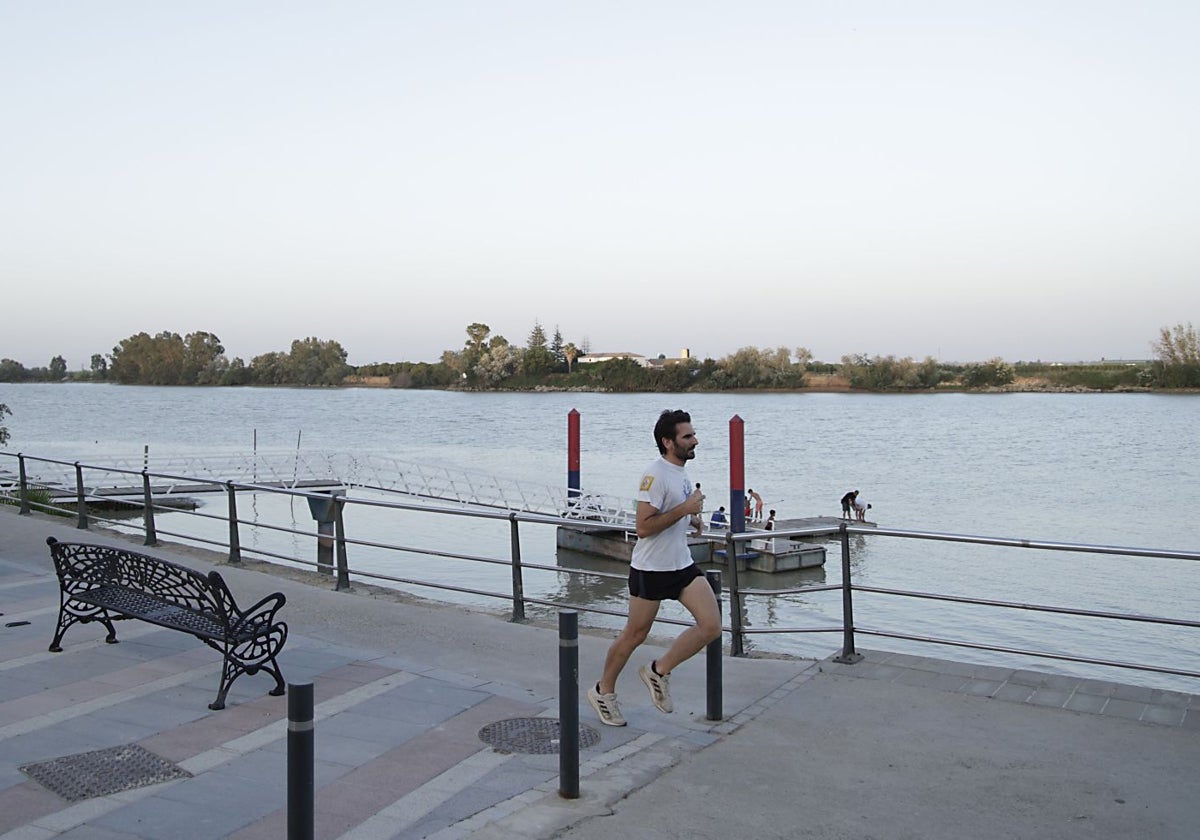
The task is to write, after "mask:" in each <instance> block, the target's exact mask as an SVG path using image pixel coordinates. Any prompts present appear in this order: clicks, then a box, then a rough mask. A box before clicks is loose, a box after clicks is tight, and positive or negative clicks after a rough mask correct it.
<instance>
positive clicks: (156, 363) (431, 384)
mask: <svg viewBox="0 0 1200 840" xmlns="http://www.w3.org/2000/svg"><path fill="white" fill-rule="evenodd" d="M466 334H467V338H466V341H465V342H464V344H463V346H462V348H461V349H459V350H446V351H444V352H443V353H442V357H441V359H440V361H438V362H434V363H426V362H381V363H375V364H369V365H359V366H353V365H350V364H348V363H347V361H346V359H347V353H346V350H345V349H344V348H343V347H342V345H341V344H340V343H339V342H337V341H332V340H322V339H318V338H315V337H309V338H304V339H297V340H295V341H293V342H292V344H291V347H290V348H289V350H288V351H286V352H283V351H279V352H270V353H264V354H262V355H260V356H255V357H253V358H252V359H251V360H250V361H249V363H247V362H245V361H243V360H242V359H241V358H239V357H234V358H232V359H230V358H229V357H228V356H227V355H226V352H225V348H224V347H223V346H222V344H221V341H220V339H219V338H217V336H216V335H214V334H213V333H209V332H194V333H189V334H188V335H186V336H180V335H179V334H177V333H171V332H160V333H158V334H157V335H153V336H152V335H150V334H148V333H145V332H141V333H137V334H136V335H132V336H130V337H128V338H125V339H122V340H121V342H120V343H119V344H118V345H117V346H116V347H114V348H113V350H112V352H111V353H109V354H107V355H101V354H99V353H97V354H94V355H93V356H92V357H91V364H90V368H89V369H81V370H79V371H75V372H70V371H68V369H67V362H66V360H65V359H64V358H63V357H62V356H55V357H53V358H52V359H51V360H50V363H49V365H48V366H47V367H44V368H41V367H37V368H32V369H27V368H25V367H24V366H23V365H21V364H20V363H19V362H15V361H13V360H12V359H3V360H0V382H28V381H34V382H36V381H54V382H57V381H63V380H75V381H109V382H117V383H121V384H137V385H291V386H341V385H360V384H372V385H380V384H382V385H386V386H388V387H393V388H439V389H463V390H535V389H578V390H599V391H621V392H639V391H641V392H679V391H726V390H741V389H758V390H763V389H777V390H787V389H801V388H805V387H810V386H812V385H814V384H818V383H819V382H828V381H829V379H830V378H837V379H839V380H840V381H841V382H842V383H844V384H845V385H846V386H847V387H849V388H854V389H862V390H871V391H906V390H933V389H952V388H967V389H973V388H989V387H1005V386H1011V385H1013V383H1015V382H1017V381H1018V380H1022V381H1033V382H1038V383H1041V384H1042V385H1043V386H1045V387H1051V388H1087V389H1098V390H1111V389H1114V388H1139V387H1147V388H1198V387H1200V342H1198V340H1197V334H1196V331H1195V329H1194V328H1193V327H1192V325H1191V323H1188V324H1186V325H1185V324H1178V325H1176V326H1175V327H1173V328H1168V327H1163V328H1162V329H1161V331H1160V334H1159V337H1158V339H1157V340H1156V341H1154V342H1152V343H1151V347H1152V348H1153V351H1154V358H1153V360H1151V361H1150V362H1148V363H1098V364H1089V365H1084V364H1078V365H1059V364H1045V363H1042V362H1017V363H1009V362H1006V361H1004V360H1003V359H1001V358H993V359H989V360H987V361H984V362H978V363H971V364H950V363H945V362H941V361H939V360H937V359H934V358H932V357H926V358H925V359H923V360H922V361H916V360H914V359H912V358H907V357H906V358H899V359H898V358H896V357H895V356H879V355H874V356H869V355H866V354H853V355H847V356H843V357H842V358H841V361H840V363H827V362H821V361H816V360H814V359H813V357H812V354H811V353H810V352H809V351H808V350H807V349H806V348H804V347H797V348H795V349H794V350H790V349H788V348H785V347H777V348H773V349H769V348H768V349H760V348H756V347H743V348H741V349H740V350H738V351H736V352H735V353H732V354H730V355H728V356H725V357H723V358H721V359H710V358H709V359H703V360H701V359H695V358H684V359H667V358H665V357H664V356H661V355H660V356H659V357H658V358H657V359H654V358H651V359H647V360H646V363H645V364H643V363H642V362H639V361H637V360H634V359H629V358H615V359H611V360H609V361H605V362H596V363H591V364H577V362H578V360H579V358H580V357H581V356H583V355H585V354H586V353H587V351H588V343H587V340H586V339H584V340H583V341H582V342H581V343H580V345H579V346H576V345H575V344H574V343H573V342H566V341H564V340H563V336H562V334H561V332H560V331H559V330H558V329H557V328H555V330H554V333H553V335H552V336H548V335H547V334H546V331H545V329H544V328H543V327H542V326H541V324H540V323H537V322H535V323H534V327H533V329H532V330H531V331H530V334H529V336H528V337H527V339H526V341H525V343H524V344H523V345H517V344H513V343H511V342H509V341H508V340H507V339H506V338H504V337H503V336H501V335H494V334H492V331H491V328H490V327H488V326H487V325H486V324H483V323H479V322H476V323H472V324H470V325H468V326H467V328H466Z"/></svg>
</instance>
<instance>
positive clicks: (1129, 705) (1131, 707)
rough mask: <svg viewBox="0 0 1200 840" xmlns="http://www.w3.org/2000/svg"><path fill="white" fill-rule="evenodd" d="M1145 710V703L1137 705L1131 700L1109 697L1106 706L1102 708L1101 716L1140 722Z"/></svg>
mask: <svg viewBox="0 0 1200 840" xmlns="http://www.w3.org/2000/svg"><path fill="white" fill-rule="evenodd" d="M1145 710H1146V704H1145V703H1138V702H1136V701H1133V700H1121V699H1120V698H1117V697H1110V698H1109V700H1108V705H1106V706H1105V707H1104V711H1103V713H1102V714H1105V715H1109V716H1111V717H1119V718H1128V719H1129V720H1141V719H1142V713H1143V712H1145Z"/></svg>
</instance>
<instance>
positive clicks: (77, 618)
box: [50, 601, 119, 653]
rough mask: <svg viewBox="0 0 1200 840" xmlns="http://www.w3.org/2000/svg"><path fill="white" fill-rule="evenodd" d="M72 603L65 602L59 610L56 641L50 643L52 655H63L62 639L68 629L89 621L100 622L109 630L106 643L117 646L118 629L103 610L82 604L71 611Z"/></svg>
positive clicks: (55, 632) (105, 638) (55, 634)
mask: <svg viewBox="0 0 1200 840" xmlns="http://www.w3.org/2000/svg"><path fill="white" fill-rule="evenodd" d="M71 603H72V602H70V601H65V602H63V603H62V604H61V605H60V606H59V608H58V628H57V629H56V630H55V631H54V640H53V641H51V642H50V652H51V653H62V644H61V643H62V637H63V634H64V633H66V632H67V628H68V627H70V626H71V625H72V624H77V623H78V624H87V623H88V622H89V621H99V622H100V623H101V624H103V625H104V626H105V628H107V629H108V635H107V636H105V637H104V641H105V642H107V643H108V644H110V645H115V644H116V643H117V642H118V641H119V640H118V639H117V628H115V627H113V623H112V621H111V620H110V619H109V618H108V614H107V613H106V612H104V611H103V610H99V611H97V609H96V608H95V607H93V606H90V605H88V604H80V605H79V608H76V609H74V610H72V609H71ZM80 612H92V613H94V614H92V615H86V614H85V615H80Z"/></svg>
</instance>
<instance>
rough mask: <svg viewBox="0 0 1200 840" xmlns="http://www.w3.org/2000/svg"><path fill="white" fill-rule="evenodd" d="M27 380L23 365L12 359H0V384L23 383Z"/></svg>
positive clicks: (27, 376)
mask: <svg viewBox="0 0 1200 840" xmlns="http://www.w3.org/2000/svg"><path fill="white" fill-rule="evenodd" d="M28 378H29V371H27V370H26V369H25V365H23V364H21V363H20V362H18V361H14V360H13V359H0V382H24V381H25V380H26V379H28Z"/></svg>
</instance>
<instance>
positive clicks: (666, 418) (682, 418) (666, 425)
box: [654, 409, 692, 455]
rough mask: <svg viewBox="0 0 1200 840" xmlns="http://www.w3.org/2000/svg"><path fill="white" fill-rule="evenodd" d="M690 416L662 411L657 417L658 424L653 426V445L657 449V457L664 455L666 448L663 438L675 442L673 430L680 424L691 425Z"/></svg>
mask: <svg viewBox="0 0 1200 840" xmlns="http://www.w3.org/2000/svg"><path fill="white" fill-rule="evenodd" d="M691 422H692V415H690V414H688V413H687V412H686V411H678V410H676V411H671V410H669V409H668V410H667V411H664V412H663V413H662V414H660V415H658V422H657V423H655V424H654V445H655V446H657V447H658V454H659V455H666V454H667V448H666V447H665V446H663V438H670V439H671V440H675V429H676V428H677V427H678V426H679V424H680V423H691Z"/></svg>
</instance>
